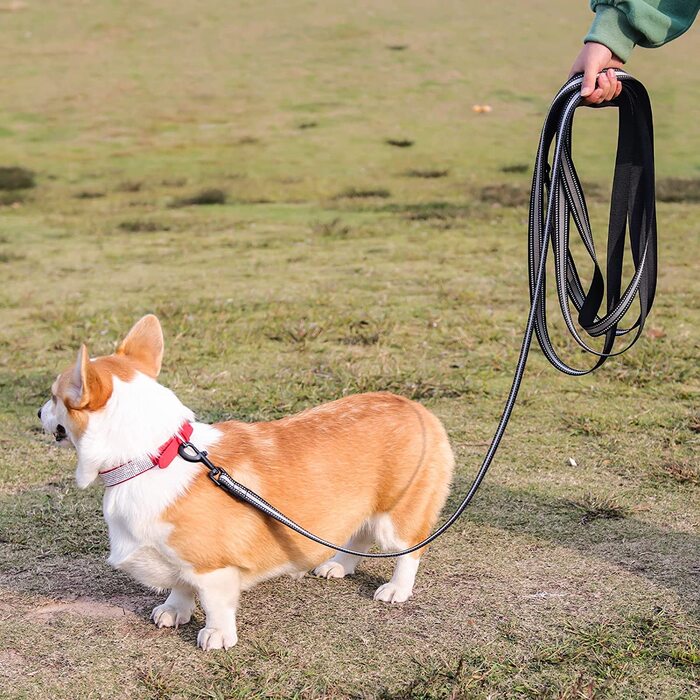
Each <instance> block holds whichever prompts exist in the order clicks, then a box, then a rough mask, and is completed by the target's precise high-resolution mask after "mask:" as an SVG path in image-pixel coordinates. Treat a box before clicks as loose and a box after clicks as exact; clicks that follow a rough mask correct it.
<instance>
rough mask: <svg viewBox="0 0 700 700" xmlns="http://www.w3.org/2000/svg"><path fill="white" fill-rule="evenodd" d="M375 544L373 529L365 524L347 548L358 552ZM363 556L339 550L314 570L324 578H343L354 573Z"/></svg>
mask: <svg viewBox="0 0 700 700" xmlns="http://www.w3.org/2000/svg"><path fill="white" fill-rule="evenodd" d="M373 544H374V535H373V534H372V531H371V530H370V529H369V528H368V527H366V526H365V525H363V526H362V527H361V528H360V529H359V530H358V531H357V532H356V533H355V534H354V535H353V536H352V537H351V538H350V539H349V540H348V542H347V544H346V545H345V547H346V548H347V549H354V550H355V551H357V552H366V551H368V550H369V548H370V547H371V546H372V545H373ZM361 559H362V557H358V556H356V555H355V554H345V553H344V552H338V553H337V554H336V555H335V556H334V557H332V558H331V559H329V560H328V561H326V562H324V563H323V564H321V565H320V566H317V567H316V568H315V569H314V570H313V574H314V576H320V577H322V578H343V576H346V575H347V574H354V573H355V568H356V567H357V564H358V562H359V561H360V560H361Z"/></svg>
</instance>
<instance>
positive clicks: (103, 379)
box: [39, 315, 187, 487]
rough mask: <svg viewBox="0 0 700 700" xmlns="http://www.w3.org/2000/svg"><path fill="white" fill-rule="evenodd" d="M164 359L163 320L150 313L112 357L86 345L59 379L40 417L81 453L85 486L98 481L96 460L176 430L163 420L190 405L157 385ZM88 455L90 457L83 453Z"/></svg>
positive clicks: (81, 479)
mask: <svg viewBox="0 0 700 700" xmlns="http://www.w3.org/2000/svg"><path fill="white" fill-rule="evenodd" d="M162 359H163V332H162V329H161V326H160V322H159V321H158V319H157V318H156V317H155V316H153V315H148V316H144V317H143V318H142V319H141V320H140V321H138V323H136V325H135V326H134V327H133V328H132V329H131V330H130V331H129V333H128V335H127V336H126V338H125V339H124V340H123V341H122V343H121V344H120V345H119V347H118V348H117V351H116V352H115V353H113V354H112V355H106V356H104V357H97V358H94V359H90V357H89V355H88V351H87V348H86V346H85V345H82V346H81V348H80V350H79V351H78V356H77V359H76V361H75V363H74V364H73V365H72V366H70V367H68V368H67V369H66V370H65V371H63V372H61V374H59V375H58V377H57V378H56V380H55V381H54V383H53V385H52V387H51V398H50V399H49V400H48V401H47V402H46V403H45V404H44V405H43V406H42V407H41V408H40V409H39V418H40V420H41V423H42V425H43V427H44V430H45V431H46V432H48V433H52V434H53V435H54V437H55V438H56V440H57V441H58V442H59V443H63V444H72V445H73V446H75V447H76V448H77V449H78V458H79V462H78V472H77V474H76V478H77V480H78V485H79V486H82V487H84V486H87V485H88V484H89V483H91V482H92V481H93V480H94V478H95V476H96V475H97V471H98V470H99V468H100V466H102V465H96V464H95V463H96V462H102V463H104V462H109V461H110V460H111V459H121V458H123V456H124V454H127V453H128V452H130V451H133V450H136V449H140V446H141V445H150V444H151V442H152V440H153V439H158V436H157V435H156V437H155V438H154V437H152V436H151V435H150V433H149V431H151V432H155V433H158V434H159V433H162V432H164V431H165V432H167V430H169V429H170V426H169V425H168V426H164V425H161V424H160V423H159V422H158V417H159V416H161V417H162V422H163V421H166V420H168V419H169V418H170V416H171V414H173V412H177V413H182V409H184V407H183V406H182V404H180V402H179V401H177V399H176V397H175V396H174V394H172V392H170V391H169V390H167V389H165V388H164V387H161V386H160V385H159V384H158V383H157V382H156V381H155V380H156V377H157V376H158V374H159V373H160V367H161V362H162ZM173 400H174V401H173ZM167 404H171V406H170V410H168V405H167ZM186 410H187V409H185V411H186ZM83 448H89V449H85V450H83ZM144 449H148V447H145V448H144ZM84 451H85V452H87V453H90V454H81V453H82V452H84ZM83 457H85V459H83ZM127 458H129V457H127ZM81 462H83V463H84V464H83V465H82V467H81ZM88 462H89V463H90V465H89V466H88V465H87V463H88Z"/></svg>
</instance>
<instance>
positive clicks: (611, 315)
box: [179, 70, 656, 559]
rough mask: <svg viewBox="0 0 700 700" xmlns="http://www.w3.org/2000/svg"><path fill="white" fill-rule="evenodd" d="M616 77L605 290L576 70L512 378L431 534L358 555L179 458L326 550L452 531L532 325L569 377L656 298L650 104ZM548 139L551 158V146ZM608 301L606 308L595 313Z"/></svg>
mask: <svg viewBox="0 0 700 700" xmlns="http://www.w3.org/2000/svg"><path fill="white" fill-rule="evenodd" d="M615 73H616V75H617V78H618V80H620V81H621V82H622V92H621V94H620V95H619V96H618V97H617V98H615V100H613V101H612V102H608V103H606V104H605V105H604V106H610V105H613V106H616V107H617V108H618V110H619V134H618V143H617V158H616V162H615V174H614V180H613V187H612V197H611V206H610V218H609V225H608V247H607V270H606V272H607V289H606V288H605V283H604V279H603V274H602V272H601V270H600V266H599V265H598V259H597V257H596V252H595V247H594V244H593V234H592V231H591V226H590V221H589V217H588V210H587V207H586V201H585V198H584V195H583V189H582V187H581V183H580V181H579V179H578V176H577V174H576V169H575V168H574V163H573V160H572V156H571V131H572V124H573V118H574V112H575V110H576V108H577V107H578V106H579V105H580V104H581V101H582V98H581V96H580V88H581V83H582V81H583V77H582V76H581V75H577V76H574V77H573V78H571V79H570V80H568V81H567V83H566V84H565V85H564V86H563V87H562V88H561V89H560V90H559V92H558V94H557V95H556V97H555V98H554V101H553V102H552V105H551V107H550V109H549V113H548V114H547V118H546V120H545V123H544V127H543V129H542V135H541V137H540V143H539V148H538V150H537V158H536V160H535V168H534V174H533V178H532V192H531V195H530V222H529V227H528V265H529V285H530V312H529V314H528V318H527V325H526V327H525V333H524V335H523V341H522V345H521V346H520V355H519V357H518V362H517V365H516V367H515V374H514V377H513V384H512V386H511V388H510V392H509V393H508V399H507V400H506V403H505V406H504V408H503V413H502V414H501V419H500V421H499V422H498V427H497V428H496V432H495V434H494V436H493V439H492V440H491V443H490V445H489V448H488V450H487V452H486V456H485V457H484V460H483V462H482V464H481V468H480V469H479V471H478V473H477V475H476V477H475V478H474V481H473V482H472V485H471V486H470V488H469V491H468V492H467V495H466V496H465V497H464V499H463V500H462V502H461V503H460V504H459V506H458V507H457V509H456V510H455V511H454V513H453V514H452V515H451V516H450V517H449V518H448V519H447V520H446V521H445V522H444V523H443V524H442V525H441V526H440V527H439V528H438V529H437V530H435V532H433V533H432V534H431V535H430V536H429V537H427V538H426V539H424V540H423V541H422V542H419V543H418V544H416V545H413V546H412V547H409V548H408V549H403V550H401V551H400V552H380V553H372V554H369V553H367V552H357V551H354V550H352V549H348V548H346V547H341V546H338V545H336V544H333V543H331V542H327V541H326V540H324V539H323V538H321V537H318V536H316V535H314V534H313V533H311V532H309V531H308V530H306V529H304V528H303V527H301V525H298V524H297V523H295V522H294V521H293V520H290V519H289V518H288V517H287V516H286V515H284V514H283V513H280V511H278V510H277V509H276V508H275V507H274V506H272V505H271V504H269V503H268V502H267V501H265V500H264V499H263V498H261V497H260V496H258V495H257V494H256V493H254V492H253V491H251V490H250V489H248V488H246V487H245V486H243V485H242V484H240V483H238V482H237V481H235V480H234V479H232V478H231V476H230V475H229V474H228V473H227V472H226V471H225V470H224V469H222V468H221V467H218V466H215V465H214V464H212V462H211V461H210V460H209V459H208V457H207V453H206V452H202V451H200V450H198V449H197V448H196V447H195V446H194V445H192V443H190V442H186V443H184V444H183V445H181V446H180V448H179V454H180V456H181V457H182V458H183V459H185V460H187V461H189V462H201V463H202V464H204V466H206V467H207V469H209V478H210V479H211V480H212V481H213V482H214V483H215V484H216V485H217V486H219V487H220V488H221V489H223V490H224V491H226V493H228V494H229V495H231V496H234V497H236V498H239V499H240V500H242V501H245V502H246V503H249V504H250V505H252V506H254V507H255V508H257V509H258V510H260V511H262V512H263V513H265V514H267V515H269V516H270V517H271V518H274V519H275V520H277V521H279V522H280V523H282V524H283V525H286V526H287V527H289V528H291V529H292V530H294V531H295V532H297V533H298V534H300V535H303V536H304V537H307V538H308V539H310V540H313V541H314V542H317V543H318V544H321V545H323V546H324V547H329V548H330V549H334V550H336V551H338V552H344V553H346V554H351V555H356V556H361V557H368V558H376V559H379V558H389V557H398V556H401V555H404V554H409V553H411V552H415V551H416V550H418V549H420V548H421V547H425V546H426V545H427V544H430V543H431V542H432V541H433V540H435V539H437V538H438V537H440V535H442V534H443V533H444V532H445V531H446V530H447V529H448V528H450V527H451V526H452V525H453V524H454V523H455V521H456V520H457V518H459V516H460V515H461V514H462V512H463V511H464V509H465V508H466V507H467V506H468V505H469V503H470V502H471V500H472V498H474V494H475V493H476V491H477V489H478V488H479V486H480V484H481V482H482V481H483V479H484V477H485V476H486V472H487V471H488V469H489V466H490V465H491V462H492V461H493V458H494V456H495V455H496V451H497V450H498V446H499V445H500V442H501V439H502V438H503V434H504V433H505V430H506V426H507V425H508V420H509V419H510V415H511V413H512V411H513V407H514V406H515V401H516V398H517V396H518V391H519V389H520V383H521V381H522V378H523V373H524V372H525V365H526V362H527V356H528V352H529V350H530V345H531V342H532V334H533V331H534V333H535V335H536V336H537V341H538V342H539V344H540V347H541V348H542V351H543V352H544V355H545V357H546V358H547V359H548V360H549V361H550V362H551V363H552V364H553V365H554V366H555V367H556V368H557V369H558V370H559V371H560V372H564V373H565V374H569V375H571V376H581V375H584V374H588V373H589V372H593V371H594V370H595V369H597V368H598V367H600V366H601V365H602V364H603V363H604V362H605V361H606V360H607V359H608V358H609V357H614V356H616V355H620V354H622V353H623V352H625V351H626V350H628V349H629V348H630V347H631V346H632V345H634V343H635V342H636V341H637V340H638V339H639V336H640V335H641V333H642V329H643V328H644V322H645V320H646V318H647V315H648V314H649V311H650V310H651V307H652V304H653V302H654V293H655V290H656V204H655V196H654V145H653V128H652V115H651V104H650V102H649V96H648V94H647V91H646V89H645V88H644V86H643V85H642V84H641V83H640V82H639V81H638V80H636V79H635V78H633V77H632V76H630V75H628V74H627V73H625V72H624V71H621V70H616V71H615ZM553 144H554V154H553V157H552V161H551V165H550V163H549V162H548V161H549V155H550V150H551V149H552V145H553ZM571 218H573V221H574V223H575V225H576V229H577V230H578V233H579V236H580V238H581V240H582V241H583V244H584V246H585V248H586V250H587V252H588V255H589V256H590V258H591V261H592V262H593V277H592V280H591V284H590V286H589V288H588V291H584V289H583V285H582V283H581V279H580V277H579V274H578V271H577V268H576V264H575V262H574V259H573V256H572V254H571V251H570V249H569V226H570V220H571ZM628 230H629V240H630V248H631V252H632V260H633V263H634V275H633V276H632V279H631V280H630V282H629V284H628V285H627V287H626V289H625V290H624V292H623V291H622V264H623V258H624V251H625V237H626V236H625V234H626V232H627V231H628ZM550 242H551V245H552V250H553V253H554V267H555V275H554V276H555V280H556V286H557V293H558V297H559V306H560V307H561V312H562V315H563V317H564V321H565V323H566V326H567V328H568V329H569V331H570V333H571V335H572V336H573V337H574V339H575V340H576V342H577V343H578V344H579V345H580V346H581V347H582V348H583V349H584V350H585V351H586V352H588V353H591V354H592V355H594V356H597V360H596V362H595V364H594V365H593V366H592V367H590V368H588V369H577V368H575V367H571V366H570V365H568V364H567V363H566V362H564V361H563V360H562V359H561V358H560V357H559V355H558V354H557V352H556V350H555V349H554V347H553V345H552V342H551V339H550V337H549V332H548V330H547V311H546V302H545V296H546V290H547V273H546V268H547V266H546V263H547V253H548V251H549V245H550ZM604 296H605V299H606V308H605V314H604V315H602V316H601V315H600V314H599V311H600V308H601V305H602V302H603V297H604ZM635 298H638V300H639V316H638V317H637V320H636V321H635V322H634V323H633V324H632V325H631V326H629V327H628V328H620V326H619V323H620V321H621V320H622V318H623V317H624V316H625V314H626V313H627V311H628V310H629V308H630V306H631V305H632V303H633V301H634V299H635ZM569 302H572V303H573V305H574V307H575V308H576V310H577V312H578V323H579V325H580V326H581V328H583V330H584V331H585V332H586V333H587V334H588V335H589V336H591V337H599V336H605V340H604V342H603V348H602V350H601V351H598V350H595V349H593V348H591V347H590V346H589V345H587V344H586V343H585V342H584V341H583V339H582V338H581V336H580V335H579V332H578V331H577V329H576V327H575V326H574V321H573V318H572V315H571V310H570V308H569ZM635 330H636V333H634V336H633V338H632V340H631V342H629V343H628V344H627V345H626V346H625V347H624V348H622V349H621V350H618V351H614V346H615V340H616V338H617V337H618V336H623V335H627V334H629V333H632V332H633V331H635Z"/></svg>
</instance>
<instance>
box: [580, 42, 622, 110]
mask: <svg viewBox="0 0 700 700" xmlns="http://www.w3.org/2000/svg"><path fill="white" fill-rule="evenodd" d="M623 65H624V64H623V63H622V61H621V60H620V59H619V58H618V57H617V56H615V55H614V54H613V52H612V51H611V50H610V49H609V48H608V47H607V46H604V45H603V44H596V43H595V42H594V41H589V42H588V43H587V44H584V45H583V48H582V49H581V52H580V53H579V55H578V56H576V60H575V61H574V65H573V66H571V72H570V73H569V77H571V76H572V75H575V74H576V73H583V84H582V85H581V97H584V98H585V99H584V100H583V103H584V104H588V105H597V104H600V103H601V102H607V101H609V100H612V99H614V98H616V97H617V96H618V95H619V94H620V92H622V83H621V82H620V81H619V80H618V79H617V77H616V76H615V71H613V70H612V68H622V66H623ZM604 68H608V69H610V70H607V71H606V72H605V73H601V71H602V70H603V69H604ZM598 73H600V75H598ZM596 77H597V78H598V85H597V86H596Z"/></svg>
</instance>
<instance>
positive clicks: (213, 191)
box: [170, 187, 227, 208]
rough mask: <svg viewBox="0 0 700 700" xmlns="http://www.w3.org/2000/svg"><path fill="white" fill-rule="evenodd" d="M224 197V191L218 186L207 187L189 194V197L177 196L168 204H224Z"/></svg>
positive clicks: (181, 205)
mask: <svg viewBox="0 0 700 700" xmlns="http://www.w3.org/2000/svg"><path fill="white" fill-rule="evenodd" d="M226 199H227V195H226V192H224V191H223V190H221V189H219V188H218V187H209V188H207V189H205V190H200V191H199V192H197V193H196V194H193V195H190V196H189V197H178V198H177V199H175V200H174V201H173V202H172V203H171V204H170V206H171V207H174V208H178V207H197V206H209V205H212V204H226Z"/></svg>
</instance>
